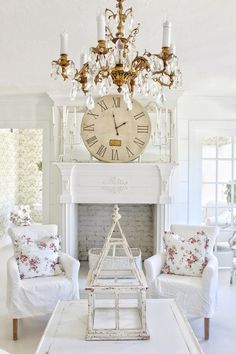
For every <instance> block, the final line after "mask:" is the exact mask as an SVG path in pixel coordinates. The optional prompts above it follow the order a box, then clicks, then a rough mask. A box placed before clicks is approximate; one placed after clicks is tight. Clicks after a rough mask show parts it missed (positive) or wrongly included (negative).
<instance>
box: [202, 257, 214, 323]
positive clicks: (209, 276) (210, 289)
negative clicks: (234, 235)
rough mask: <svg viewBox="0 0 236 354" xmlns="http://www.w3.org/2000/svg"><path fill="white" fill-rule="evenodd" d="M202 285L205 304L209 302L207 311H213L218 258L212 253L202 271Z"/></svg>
mask: <svg viewBox="0 0 236 354" xmlns="http://www.w3.org/2000/svg"><path fill="white" fill-rule="evenodd" d="M202 286H203V296H204V302H205V305H207V304H209V312H210V315H209V317H211V314H212V313H213V312H214V310H212V309H214V308H215V305H216V300H217V292H218V260H217V258H216V257H215V256H214V255H211V256H210V257H209V259H208V263H207V265H206V267H205V269H204V271H203V273H202Z"/></svg>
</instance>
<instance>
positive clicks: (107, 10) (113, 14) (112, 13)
mask: <svg viewBox="0 0 236 354" xmlns="http://www.w3.org/2000/svg"><path fill="white" fill-rule="evenodd" d="M107 13H108V14H109V13H110V14H111V15H109V16H108V19H109V20H110V19H111V18H112V17H113V18H114V19H115V18H116V16H117V15H116V14H115V13H114V12H113V11H112V10H110V9H106V10H105V15H107Z"/></svg>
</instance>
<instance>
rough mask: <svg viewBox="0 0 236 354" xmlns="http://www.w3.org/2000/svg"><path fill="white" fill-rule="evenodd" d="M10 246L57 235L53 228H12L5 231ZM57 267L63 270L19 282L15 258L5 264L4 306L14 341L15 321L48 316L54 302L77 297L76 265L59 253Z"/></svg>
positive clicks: (15, 335) (73, 260)
mask: <svg viewBox="0 0 236 354" xmlns="http://www.w3.org/2000/svg"><path fill="white" fill-rule="evenodd" d="M9 235H10V237H11V239H12V242H13V244H14V243H15V241H16V240H18V239H19V238H21V237H22V236H23V237H26V238H28V237H29V238H30V239H31V240H33V241H36V242H39V241H40V240H41V239H45V237H49V236H50V237H54V236H57V235H58V228H57V225H32V226H16V227H13V228H10V229H9ZM58 256H59V265H61V266H62V268H63V271H62V272H61V273H60V274H58V275H54V276H37V277H32V278H26V279H21V276H20V273H19V268H18V264H17V260H16V257H15V256H13V257H11V258H10V259H9V260H8V264H7V272H8V274H7V306H8V311H9V314H10V316H11V318H12V319H13V339H14V340H16V339H17V331H18V319H21V318H25V317H31V316H38V315H44V314H47V313H51V312H52V311H53V309H54V307H55V305H56V303H57V301H58V300H74V299H78V298H79V283H78V272H79V267H80V263H79V261H78V260H76V259H74V258H73V257H71V256H69V255H67V254H65V253H62V252H60V251H59V253H58Z"/></svg>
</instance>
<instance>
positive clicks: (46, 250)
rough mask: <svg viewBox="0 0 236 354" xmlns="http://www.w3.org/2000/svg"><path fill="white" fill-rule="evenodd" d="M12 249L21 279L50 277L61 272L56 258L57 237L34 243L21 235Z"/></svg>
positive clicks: (58, 242)
mask: <svg viewBox="0 0 236 354" xmlns="http://www.w3.org/2000/svg"><path fill="white" fill-rule="evenodd" d="M14 248H15V257H16V261H17V264H18V268H19V272H20V277H21V279H26V278H34V277H42V276H52V275H58V274H61V273H62V272H63V269H62V267H61V265H60V264H59V257H58V251H59V249H60V238H59V236H49V237H44V238H42V239H40V240H38V241H34V240H32V239H31V238H30V237H29V236H25V235H23V236H21V237H19V238H18V239H17V240H15V242H14Z"/></svg>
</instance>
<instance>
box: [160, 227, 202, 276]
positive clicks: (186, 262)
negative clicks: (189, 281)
mask: <svg viewBox="0 0 236 354" xmlns="http://www.w3.org/2000/svg"><path fill="white" fill-rule="evenodd" d="M208 243H209V239H208V238H207V236H206V234H205V233H204V231H199V232H197V234H196V235H194V236H191V237H189V238H186V237H184V238H183V237H181V236H180V235H176V234H174V233H171V232H165V235H164V244H165V251H166V263H165V264H164V266H163V267H162V272H163V273H165V274H179V275H191V276H201V274H202V272H203V270H204V268H205V266H206V265H207V251H208Z"/></svg>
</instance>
